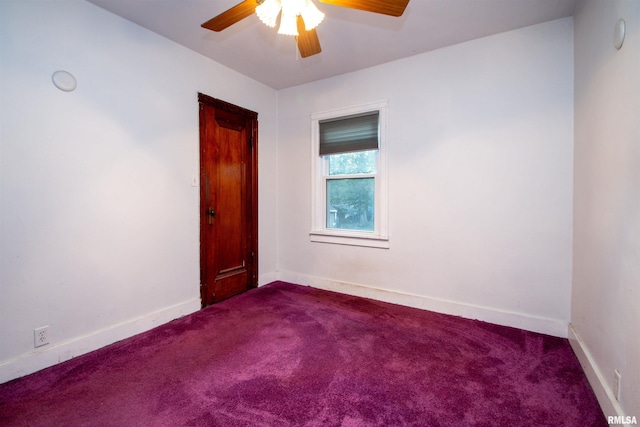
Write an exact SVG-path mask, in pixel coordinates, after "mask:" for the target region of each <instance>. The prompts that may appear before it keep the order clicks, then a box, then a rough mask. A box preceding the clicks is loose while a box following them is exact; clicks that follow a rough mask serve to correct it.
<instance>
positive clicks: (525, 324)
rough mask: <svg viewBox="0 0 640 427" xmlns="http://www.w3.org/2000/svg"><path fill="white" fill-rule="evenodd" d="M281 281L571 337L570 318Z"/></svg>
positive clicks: (325, 282)
mask: <svg viewBox="0 0 640 427" xmlns="http://www.w3.org/2000/svg"><path fill="white" fill-rule="evenodd" d="M278 280H283V281H286V282H290V283H296V284H300V285H306V286H311V287H314V288H319V289H326V290H330V291H336V292H340V293H344V294H348V295H354V296H359V297H364V298H370V299H374V300H378V301H385V302H390V303H393V304H399V305H404V306H407V307H414V308H420V309H423V310H429V311H434V312H437V313H443V314H451V315H454V316H460V317H464V318H466V319H475V320H481V321H483V322H489V323H494V324H497V325H502V326H510V327H513V328H518V329H524V330H527V331H532V332H539V333H543V334H547V335H552V336H556V337H561V338H567V333H568V331H567V326H568V321H563V320H560V319H550V318H545V317H539V316H533V315H529V314H526V313H516V312H510V311H506V310H500V309H495V308H491V307H482V306H478V305H472V304H465V303H459V302H455V301H448V300H444V299H439V298H432V297H428V296H424V295H415V294H410V293H405V292H399V291H394V290H389V289H381V288H374V287H370V286H365V285H360V284H355V283H345V282H338V281H335V280H330V279H324V278H319V277H313V276H307V275H302V274H297V273H292V272H288V271H279V272H278Z"/></svg>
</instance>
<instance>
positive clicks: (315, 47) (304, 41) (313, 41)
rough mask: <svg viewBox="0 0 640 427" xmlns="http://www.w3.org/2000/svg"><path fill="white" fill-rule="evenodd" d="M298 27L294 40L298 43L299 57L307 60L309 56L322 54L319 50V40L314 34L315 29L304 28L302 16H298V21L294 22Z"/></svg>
mask: <svg viewBox="0 0 640 427" xmlns="http://www.w3.org/2000/svg"><path fill="white" fill-rule="evenodd" d="M296 24H297V25H298V36H296V40H297V42H298V50H299V51H300V56H302V57H303V58H307V57H309V56H311V55H315V54H318V53H320V52H322V49H321V48H320V40H318V34H317V33H316V29H315V28H314V29H313V30H308V31H307V29H306V28H305V27H304V20H303V19H302V16H300V15H298V20H297V22H296Z"/></svg>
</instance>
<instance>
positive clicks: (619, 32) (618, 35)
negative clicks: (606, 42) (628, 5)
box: [613, 18, 627, 50]
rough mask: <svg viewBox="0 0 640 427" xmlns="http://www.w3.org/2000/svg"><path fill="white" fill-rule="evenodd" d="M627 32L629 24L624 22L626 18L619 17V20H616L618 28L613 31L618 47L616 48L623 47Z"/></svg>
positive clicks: (614, 42) (614, 43)
mask: <svg viewBox="0 0 640 427" xmlns="http://www.w3.org/2000/svg"><path fill="white" fill-rule="evenodd" d="M626 32H627V24H626V23H625V22H624V19H622V18H620V19H618V22H616V28H615V30H614V32H613V45H614V46H615V47H616V49H618V50H620V49H621V48H622V44H623V43H624V36H625V33H626Z"/></svg>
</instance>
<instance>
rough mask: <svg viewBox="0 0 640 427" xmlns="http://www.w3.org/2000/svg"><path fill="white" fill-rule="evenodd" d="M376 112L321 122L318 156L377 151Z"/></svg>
mask: <svg viewBox="0 0 640 427" xmlns="http://www.w3.org/2000/svg"><path fill="white" fill-rule="evenodd" d="M378 116H379V112H378V111H371V112H368V113H364V114H358V115H354V116H349V117H340V118H336V119H327V120H321V121H320V122H319V128H320V155H321V156H324V155H327V154H338V153H348V152H352V151H364V150H377V149H378V134H379V132H378Z"/></svg>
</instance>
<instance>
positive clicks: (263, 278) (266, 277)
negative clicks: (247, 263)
mask: <svg viewBox="0 0 640 427" xmlns="http://www.w3.org/2000/svg"><path fill="white" fill-rule="evenodd" d="M276 280H278V272H277V271H271V272H269V273H264V274H261V275H260V276H258V286H264V285H266V284H268V283H271V282H275V281H276Z"/></svg>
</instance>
